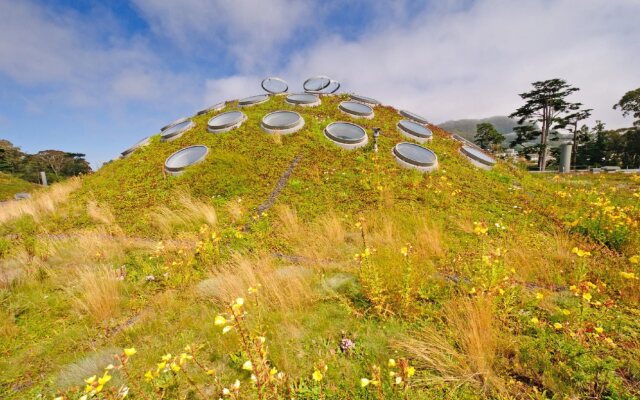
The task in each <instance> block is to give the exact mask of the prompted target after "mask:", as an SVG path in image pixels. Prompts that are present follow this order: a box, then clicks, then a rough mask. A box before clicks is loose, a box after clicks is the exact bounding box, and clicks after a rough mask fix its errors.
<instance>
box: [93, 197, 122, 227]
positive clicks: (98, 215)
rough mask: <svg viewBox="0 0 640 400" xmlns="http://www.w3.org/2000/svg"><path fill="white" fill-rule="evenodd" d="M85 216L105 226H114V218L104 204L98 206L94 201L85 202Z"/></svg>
mask: <svg viewBox="0 0 640 400" xmlns="http://www.w3.org/2000/svg"><path fill="white" fill-rule="evenodd" d="M87 214H88V215H89V217H91V218H92V219H93V220H94V221H97V222H100V223H103V224H105V225H116V218H115V217H114V216H113V212H112V211H111V209H110V208H108V207H107V206H105V205H104V204H98V202H96V201H95V200H90V201H89V202H87Z"/></svg>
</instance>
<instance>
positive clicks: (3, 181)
mask: <svg viewBox="0 0 640 400" xmlns="http://www.w3.org/2000/svg"><path fill="white" fill-rule="evenodd" d="M36 187H37V185H35V184H33V183H31V182H27V181H25V180H22V179H20V178H17V177H15V176H12V175H9V174H5V173H3V172H0V201H5V200H13V196H14V195H16V194H17V193H23V192H27V193H28V192H31V191H32V190H34V189H35V188H36Z"/></svg>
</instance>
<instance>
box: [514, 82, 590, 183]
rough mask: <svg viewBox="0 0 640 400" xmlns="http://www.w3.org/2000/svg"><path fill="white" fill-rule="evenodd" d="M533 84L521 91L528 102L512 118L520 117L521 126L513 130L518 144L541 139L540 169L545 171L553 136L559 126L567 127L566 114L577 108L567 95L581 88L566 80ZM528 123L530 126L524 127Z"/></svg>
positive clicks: (538, 149)
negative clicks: (550, 139) (524, 91)
mask: <svg viewBox="0 0 640 400" xmlns="http://www.w3.org/2000/svg"><path fill="white" fill-rule="evenodd" d="M532 85H533V90H531V91H529V92H526V93H521V94H520V97H521V98H522V99H523V100H524V101H525V104H524V105H523V106H522V107H520V108H518V109H517V110H516V111H515V112H514V113H513V114H511V115H510V117H511V118H518V124H519V125H520V127H516V129H514V131H515V132H516V134H517V136H518V137H517V138H516V144H520V145H522V146H524V145H525V144H526V143H527V142H530V141H531V140H534V139H537V138H539V144H538V145H537V152H538V168H539V170H540V171H544V170H545V168H546V166H547V158H548V153H549V151H548V143H549V138H550V136H551V135H552V134H554V133H557V129H560V128H562V127H564V126H566V125H567V122H566V120H565V117H566V116H567V115H568V114H569V113H570V111H575V107H576V106H575V105H574V104H573V103H570V102H568V101H567V100H566V98H567V96H569V95H570V94H572V93H573V92H576V91H578V90H580V89H578V88H575V87H572V86H571V85H569V84H568V83H567V82H566V81H565V80H563V79H549V80H546V81H538V82H533V83H532ZM525 123H526V124H528V125H530V126H531V127H529V128H525V127H524V126H526V125H524V124H525ZM517 128H520V129H517ZM523 152H526V151H523Z"/></svg>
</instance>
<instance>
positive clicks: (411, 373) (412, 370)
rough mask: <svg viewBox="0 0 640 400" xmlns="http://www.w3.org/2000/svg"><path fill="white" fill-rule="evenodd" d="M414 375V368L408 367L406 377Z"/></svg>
mask: <svg viewBox="0 0 640 400" xmlns="http://www.w3.org/2000/svg"><path fill="white" fill-rule="evenodd" d="M415 374H416V369H415V367H409V368H407V376H408V377H412V376H414V375H415Z"/></svg>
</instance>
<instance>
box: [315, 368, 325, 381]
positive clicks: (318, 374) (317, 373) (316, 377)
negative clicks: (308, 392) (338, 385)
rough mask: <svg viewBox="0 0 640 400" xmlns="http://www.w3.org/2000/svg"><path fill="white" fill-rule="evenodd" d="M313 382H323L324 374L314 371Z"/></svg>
mask: <svg viewBox="0 0 640 400" xmlns="http://www.w3.org/2000/svg"><path fill="white" fill-rule="evenodd" d="M312 376H313V380H314V381H316V382H320V381H321V380H322V377H323V375H322V372H320V371H318V370H317V369H316V370H315V371H313V375H312Z"/></svg>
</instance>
